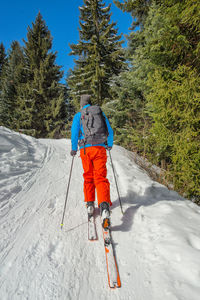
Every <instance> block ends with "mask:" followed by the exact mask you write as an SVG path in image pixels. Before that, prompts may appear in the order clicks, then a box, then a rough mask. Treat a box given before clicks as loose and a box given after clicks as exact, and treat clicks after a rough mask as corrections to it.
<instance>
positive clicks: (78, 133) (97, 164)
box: [71, 95, 113, 228]
mask: <svg viewBox="0 0 200 300" xmlns="http://www.w3.org/2000/svg"><path fill="white" fill-rule="evenodd" d="M90 98H91V96H90V95H82V96H81V99H80V107H81V111H80V112H78V113H77V114H76V115H75V116H74V118H73V122H72V128H71V144H72V150H71V155H72V156H75V155H76V153H77V150H78V145H79V147H80V157H81V160H82V165H83V170H84V173H83V178H84V201H85V202H86V207H87V211H88V216H89V215H90V216H91V215H93V212H94V201H95V188H96V191H97V200H98V206H99V207H100V215H101V217H102V226H103V227H104V228H108V227H109V226H110V206H111V205H112V203H111V200H110V183H109V181H108V179H107V178H106V176H107V168H106V162H107V154H106V149H107V150H108V151H110V150H111V149H112V146H113V130H112V128H111V126H110V123H109V121H108V119H107V117H106V116H105V114H104V113H102V111H101V109H100V108H99V106H92V105H91V100H90ZM95 114H96V115H95ZM95 116H97V117H96V119H95ZM96 120H97V121H96ZM92 126H93V127H96V128H92ZM94 129H96V132H95V134H93V135H91V132H92V130H94Z"/></svg>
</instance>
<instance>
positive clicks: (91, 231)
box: [88, 214, 97, 241]
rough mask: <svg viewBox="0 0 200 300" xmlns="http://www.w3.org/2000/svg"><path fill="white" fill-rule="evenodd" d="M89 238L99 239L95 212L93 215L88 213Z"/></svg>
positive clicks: (90, 239) (91, 239) (92, 239)
mask: <svg viewBox="0 0 200 300" xmlns="http://www.w3.org/2000/svg"><path fill="white" fill-rule="evenodd" d="M88 240H89V241H96V240H97V231H96V224H95V217H94V214H93V215H89V214H88Z"/></svg>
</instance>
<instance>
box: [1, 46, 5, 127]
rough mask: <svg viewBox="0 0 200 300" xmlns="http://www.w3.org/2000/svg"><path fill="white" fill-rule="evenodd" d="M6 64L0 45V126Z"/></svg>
mask: <svg viewBox="0 0 200 300" xmlns="http://www.w3.org/2000/svg"><path fill="white" fill-rule="evenodd" d="M5 63H6V51H5V47H4V45H3V43H1V44H0V125H3V99H2V80H3V73H2V72H3V67H4V65H5Z"/></svg>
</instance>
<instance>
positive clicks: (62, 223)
mask: <svg viewBox="0 0 200 300" xmlns="http://www.w3.org/2000/svg"><path fill="white" fill-rule="evenodd" d="M73 163H74V156H73V158H72V163H71V169H70V174H69V181H68V186H67V194H66V198H65V205H64V210H63V216H62V222H61V229H62V228H63V225H64V217H65V210H66V205H67V198H68V193H69V185H70V181H71V176H72V168H73Z"/></svg>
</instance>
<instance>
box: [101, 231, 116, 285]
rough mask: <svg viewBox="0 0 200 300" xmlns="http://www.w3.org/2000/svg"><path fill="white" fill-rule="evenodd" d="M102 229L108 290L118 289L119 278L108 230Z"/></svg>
mask: <svg viewBox="0 0 200 300" xmlns="http://www.w3.org/2000/svg"><path fill="white" fill-rule="evenodd" d="M102 229H103V238H104V247H105V254H106V265H107V273H108V284H109V287H110V288H120V287H121V280H120V277H119V271H118V267H117V262H116V258H115V254H114V251H113V244H112V238H111V234H110V229H109V228H107V229H105V228H103V227H102Z"/></svg>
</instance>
